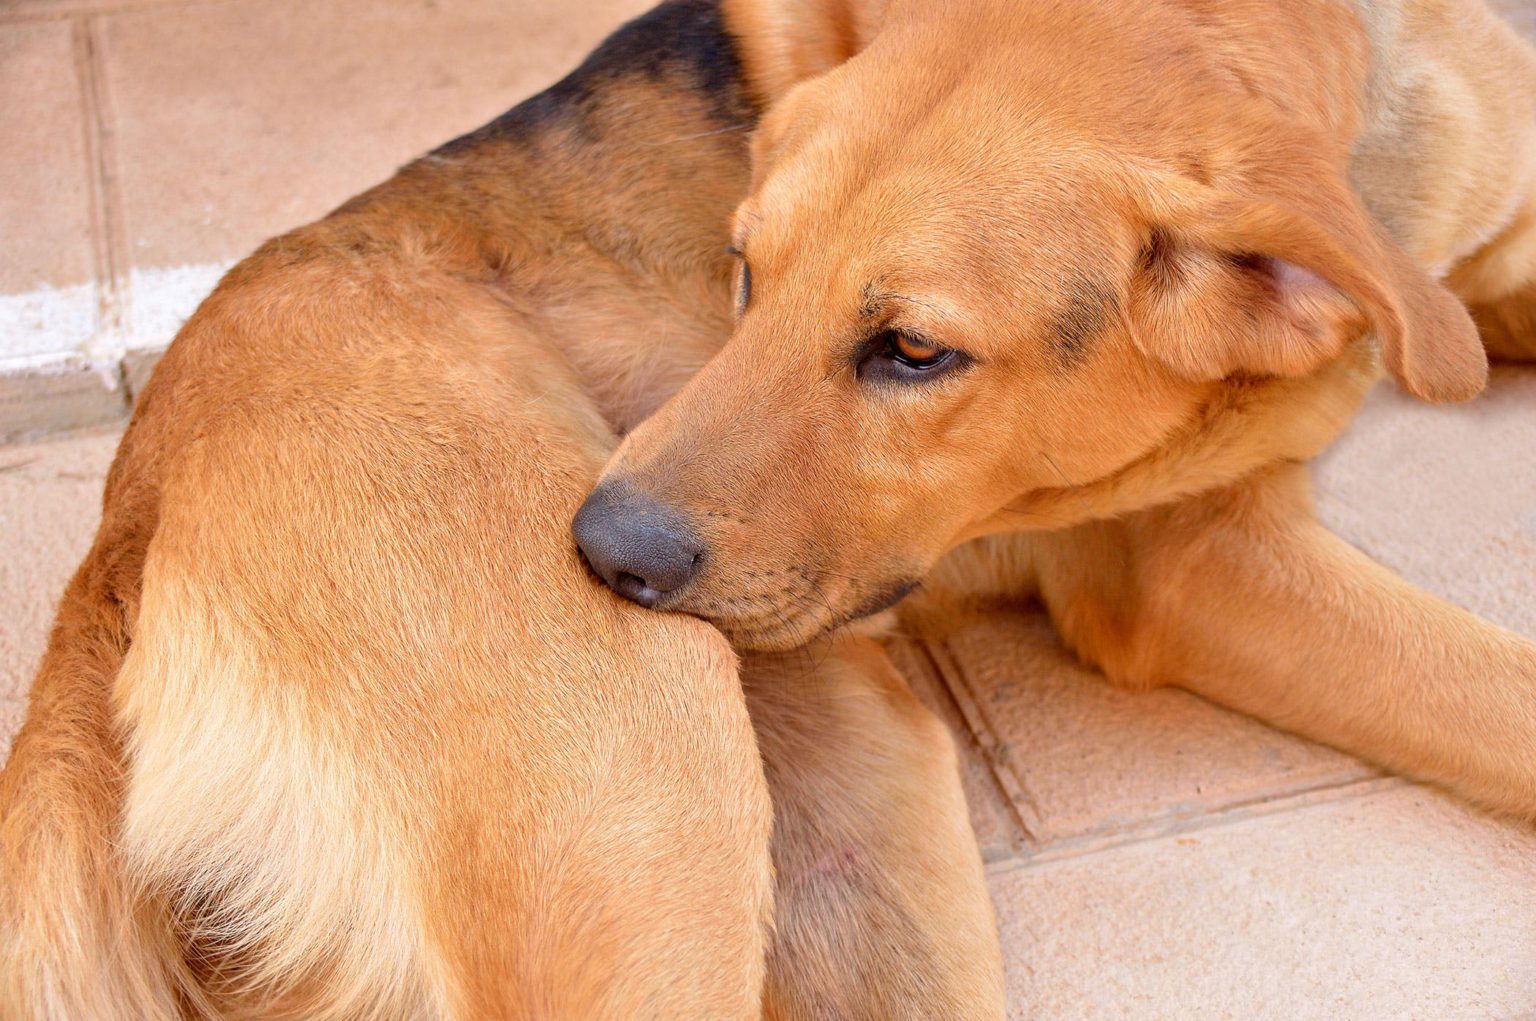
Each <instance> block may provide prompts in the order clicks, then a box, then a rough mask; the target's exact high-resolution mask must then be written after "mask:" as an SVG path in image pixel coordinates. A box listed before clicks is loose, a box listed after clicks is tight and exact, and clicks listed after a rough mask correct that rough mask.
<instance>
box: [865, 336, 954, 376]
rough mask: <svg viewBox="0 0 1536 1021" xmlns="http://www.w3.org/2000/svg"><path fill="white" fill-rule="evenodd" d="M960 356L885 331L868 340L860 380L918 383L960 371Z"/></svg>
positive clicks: (917, 338)
mask: <svg viewBox="0 0 1536 1021" xmlns="http://www.w3.org/2000/svg"><path fill="white" fill-rule="evenodd" d="M967 360H968V359H967V358H966V356H965V354H964V353H962V352H960V351H957V350H955V349H954V348H952V347H945V346H944V345H943V344H939V343H937V342H935V341H932V340H929V339H928V338H927V337H920V336H917V335H916V334H911V333H904V332H902V331H901V330H885V331H884V332H882V333H878V334H876V335H875V336H874V337H872V338H870V341H869V343H868V344H866V345H865V347H864V353H863V356H862V357H861V358H860V359H859V365H858V374H859V377H860V378H861V379H892V380H908V381H912V382H918V381H922V380H927V379H932V378H934V377H936V376H938V375H940V374H942V373H943V372H946V371H951V370H954V369H958V368H961V367H963V366H964V365H965V363H966V362H967Z"/></svg>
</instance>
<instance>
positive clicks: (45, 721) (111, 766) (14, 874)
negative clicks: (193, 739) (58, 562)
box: [0, 544, 203, 1021]
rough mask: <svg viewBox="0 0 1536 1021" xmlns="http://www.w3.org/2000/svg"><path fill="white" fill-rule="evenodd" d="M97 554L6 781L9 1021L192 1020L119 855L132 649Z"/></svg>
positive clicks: (1, 966)
mask: <svg viewBox="0 0 1536 1021" xmlns="http://www.w3.org/2000/svg"><path fill="white" fill-rule="evenodd" d="M102 554H103V550H102V547H101V545H100V544H99V545H98V549H97V551H96V552H94V553H93V554H92V556H91V557H89V558H87V560H86V562H85V564H84V565H83V566H82V567H81V568H80V570H79V572H78V573H77V574H76V576H75V578H74V580H73V581H72V582H71V583H70V586H69V589H68V591H67V592H66V593H65V596H64V600H63V603H62V605H61V607H60V610H59V615H58V618H57V621H56V623H55V625H54V630H53V634H52V636H51V638H50V641H49V646H48V651H47V654H46V655H45V657H44V659H43V664H42V668H41V670H40V671H39V673H38V676H37V680H36V682H35V684H34V686H33V689H32V696H31V702H30V706H29V711H28V719H27V722H26V724H25V725H24V726H23V727H22V729H21V732H20V734H18V735H17V738H16V743H15V746H14V747H13V749H12V751H11V757H10V761H9V762H8V763H7V765H6V767H5V769H4V770H3V771H0V1017H4V1018H7V1019H10V1018H16V1019H18V1021H19V1019H45V1018H46V1019H77V1018H93V1019H102V1021H116V1019H119V1018H121V1019H129V1018H132V1019H160V1018H180V1017H187V1016H197V1015H199V1014H202V1013H203V1010H202V1009H200V1004H199V998H198V996H197V993H196V988H197V987H196V984H195V983H194V982H193V981H191V978H190V975H189V973H188V970H187V967H186V964H185V961H184V957H183V954H182V953H181V950H180V948H179V947H178V946H177V945H176V937H175V930H174V927H173V926H172V925H171V924H170V919H169V916H168V913H167V911H166V909H165V906H164V904H163V902H159V901H158V898H155V897H154V896H152V895H149V894H144V893H141V892H137V891H136V889H135V885H134V884H132V883H131V882H130V881H129V880H128V877H127V875H126V874H125V872H124V870H123V868H122V865H121V862H120V861H119V858H118V855H117V839H116V836H117V832H118V829H119V824H120V823H119V820H120V817H121V814H122V806H123V787H124V759H123V754H122V742H121V736H120V735H119V734H118V733H117V732H116V728H115V726H114V724H113V718H112V717H113V714H112V685H113V680H114V678H115V677H116V675H117V671H118V669H119V668H120V667H121V665H122V662H123V657H124V655H125V653H126V652H127V647H128V634H127V631H128V626H129V623H128V621H127V620H126V619H125V616H126V615H125V612H124V608H123V606H122V605H121V604H120V603H119V601H118V600H117V599H116V598H114V597H113V595H112V593H113V592H114V591H115V590H114V588H113V586H112V575H113V574H115V573H117V572H115V571H114V570H113V568H114V567H118V568H120V566H121V565H114V564H112V563H110V560H111V559H112V558H110V557H109V556H106V555H102Z"/></svg>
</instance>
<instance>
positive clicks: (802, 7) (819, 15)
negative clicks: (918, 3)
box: [722, 0, 885, 105]
mask: <svg viewBox="0 0 1536 1021" xmlns="http://www.w3.org/2000/svg"><path fill="white" fill-rule="evenodd" d="M722 11H723V15H724V18H725V25H726V28H727V29H728V30H729V31H730V33H731V35H732V36H733V37H735V39H736V48H737V52H738V53H739V54H740V56H741V61H742V64H743V65H744V66H745V69H746V73H747V81H748V82H749V83H750V87H751V89H752V91H753V92H754V93H756V96H757V99H758V100H759V101H761V102H762V103H764V104H765V105H766V104H768V103H772V102H773V101H774V100H776V99H778V98H779V97H780V96H782V95H783V94H784V93H786V92H788V91H789V90H790V89H792V88H794V87H795V86H796V85H798V84H799V83H800V82H803V81H805V80H806V79H808V78H814V77H816V76H817V75H820V74H824V73H826V72H827V71H830V70H832V68H834V67H836V66H837V65H838V64H841V63H842V62H843V61H845V60H847V59H848V58H850V57H852V56H853V55H854V54H856V53H858V52H859V51H860V50H862V49H863V48H864V47H865V46H866V45H868V44H869V40H870V39H871V38H872V37H873V36H874V34H875V31H876V29H877V28H878V27H879V23H880V18H881V15H882V14H883V13H884V11H885V0H725V2H724V4H723V5H722Z"/></svg>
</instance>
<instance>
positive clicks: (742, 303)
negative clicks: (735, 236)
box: [726, 245, 752, 316]
mask: <svg viewBox="0 0 1536 1021" xmlns="http://www.w3.org/2000/svg"><path fill="white" fill-rule="evenodd" d="M726 252H727V253H729V254H730V255H733V256H735V257H736V314H737V315H738V316H739V315H741V314H742V313H743V312H745V311H746V310H747V302H749V301H751V300H752V267H751V266H748V265H747V257H746V256H745V255H742V254H741V249H739V248H737V247H736V246H735V245H732V246H731V247H730V248H727V249H726Z"/></svg>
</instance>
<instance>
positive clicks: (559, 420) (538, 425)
mask: <svg viewBox="0 0 1536 1021" xmlns="http://www.w3.org/2000/svg"><path fill="white" fill-rule="evenodd" d="M658 15H659V16H660V19H661V23H662V24H663V25H664V26H673V27H671V28H667V30H666V32H667V33H675V32H676V31H677V29H676V25H677V24H678V20H679V19H681V21H682V23H683V25H684V27H685V28H689V29H690V30H692V31H695V32H698V33H700V34H701V37H702V38H701V40H700V41H699V42H698V45H699V46H701V47H702V51H701V56H700V58H699V59H702V60H717V59H719V58H718V55H717V54H716V53H715V52H714V51H713V50H712V49H711V47H712V46H715V45H717V43H716V42H715V41H712V40H711V38H710V32H711V31H713V32H715V33H719V29H718V23H717V21H716V20H715V18H714V15H713V12H712V7H711V5H710V4H709V3H707V2H703V0H684V2H682V3H676V4H671V5H667V6H666V7H664V8H663V9H662V10H660V11H659V12H658ZM712 25H713V26H715V27H714V28H711V26H712ZM625 32H626V33H628V34H629V38H630V39H631V40H633V39H635V38H638V39H639V41H640V42H641V43H642V44H643V45H641V46H639V47H636V46H635V45H634V44H633V42H632V41H631V42H625V40H624V39H623V38H619V42H618V44H617V45H616V46H611V47H605V48H604V50H600V51H599V53H598V54H597V55H595V56H594V58H593V59H594V60H595V61H597V63H596V64H595V65H594V66H593V68H592V69H591V70H590V71H589V72H587V73H586V74H585V77H581V72H578V77H577V78H576V79H575V82H576V87H575V88H570V89H567V90H566V91H565V92H561V91H560V90H561V87H560V86H557V87H556V89H554V90H552V91H551V92H550V93H547V94H546V95H545V96H543V97H539V98H537V99H535V100H533V101H532V102H531V103H530V104H529V105H528V106H527V107H525V108H522V112H520V113H519V112H516V111H515V112H514V113H513V114H509V115H508V117H507V118H503V119H502V120H501V121H498V122H495V123H493V124H492V125H489V126H488V127H487V128H485V129H482V130H481V131H480V132H477V133H475V134H473V135H471V136H468V137H467V138H465V139H462V140H460V141H457V142H455V143H452V144H450V145H449V146H447V147H445V148H443V149H441V150H439V151H437V152H435V153H433V154H432V155H430V156H428V157H425V158H423V159H422V160H419V161H417V162H416V163H415V164H413V165H411V166H410V167H407V168H406V169H405V170H404V171H402V172H401V173H400V174H399V175H397V176H396V177H395V178H394V179H393V180H391V181H390V182H388V183H386V184H385V185H382V186H381V187H379V188H376V189H374V190H373V191H371V192H369V193H367V194H365V195H363V196H360V197H359V198H357V199H354V200H353V201H351V202H349V203H347V204H346V205H345V206H344V207H342V208H341V209H340V210H338V211H337V212H336V213H335V214H333V215H332V216H330V217H328V218H326V219H325V220H323V221H321V222H320V223H318V224H314V225H312V226H310V227H306V228H302V229H300V230H298V231H295V232H293V233H291V234H289V235H286V236H284V237H282V238H279V239H277V240H275V241H273V242H270V243H269V244H267V245H266V246H264V247H263V248H262V249H261V250H260V251H259V252H258V253H256V254H255V255H254V256H252V257H251V258H250V259H247V260H246V261H245V262H243V263H241V264H240V265H239V266H237V267H236V268H235V269H234V270H233V271H232V272H231V273H230V274H229V276H228V277H227V278H226V279H225V280H224V282H223V283H222V284H221V285H220V286H219V288H218V289H217V291H216V292H215V293H214V294H213V295H212V296H211V297H210V298H209V299H208V300H207V301H206V302H205V303H204V304H203V306H202V308H201V309H199V311H198V312H197V314H196V315H195V316H194V317H193V318H192V320H191V321H190V322H189V323H188V324H187V326H186V327H185V328H184V329H183V330H182V332H181V334H180V335H179V336H178V338H177V340H176V343H175V344H174V345H173V346H172V348H171V350H170V351H169V352H168V353H167V354H166V356H165V358H164V360H163V361H162V362H161V365H160V367H159V368H158V369H157V371H156V373H155V376H154V378H153V380H152V381H151V383H150V385H149V386H148V388H147V389H146V390H145V392H144V393H143V395H142V397H141V399H140V402H139V406H138V409H137V413H136V415H135V418H134V421H133V423H132V425H131V426H130V428H129V430H128V433H127V435H126V436H125V438H124V440H123V445H122V448H121V449H120V451H119V454H118V458H117V461H116V463H115V464H114V466H113V469H112V472H111V477H110V479H109V484H108V489H107V495H106V501H105V507H104V516H103V522H102V526H101V531H100V533H99V534H98V536H97V540H96V543H95V546H94V547H93V549H92V551H91V553H90V555H89V556H88V557H87V559H86V561H85V563H84V565H82V567H81V569H80V572H79V573H78V575H77V576H76V578H75V580H74V582H73V583H72V584H71V587H70V590H69V592H68V594H67V595H66V598H65V601H64V604H63V606H62V608H61V610H60V615H59V621H58V625H57V627H56V630H55V633H54V636H53V641H52V643H51V645H50V649H49V652H48V656H47V658H46V660H45V662H44V664H43V667H42V670H41V671H40V673H39V676H38V678H37V681H36V684H35V686H34V689H33V694H32V702H31V707H30V711H29V715H28V720H27V723H26V725H25V726H24V728H23V730H22V732H21V734H20V735H19V736H18V738H17V740H16V743H15V746H14V748H13V752H12V755H11V759H10V761H9V762H8V764H7V765H6V768H5V770H4V772H3V773H0V846H3V848H4V852H5V854H4V858H3V860H0V1013H3V1015H4V1016H5V1017H8V1018H9V1017H13V1016H15V1017H29V1018H49V1019H69V1021H74V1019H79V1018H92V1019H97V1018H100V1019H103V1021H107V1019H145V1018H156V1019H158V1018H172V1017H227V1018H304V1019H316V1018H366V1017H373V1018H407V1017H409V1018H485V1017H498V1018H529V1019H534V1018H545V1019H556V1018H558V1019H574V1018H615V1019H618V1018H622V1019H626V1021H628V1019H632V1018H633V1019H638V1018H656V1019H673V1018H698V1019H710V1021H714V1019H717V1018H728V1017H755V1016H760V1015H764V1014H766V1016H770V1017H775V1018H784V1019H793V1018H812V1017H816V1018H819V1017H824V1016H826V1013H825V1012H826V1010H827V1009H828V1004H831V1003H836V1004H837V1005H838V1008H837V1009H838V1011H839V1016H841V1017H848V1018H861V1017H862V1018H870V1019H874V1018H892V1017H910V1018H913V1019H918V1018H931V1017H937V1016H944V1017H955V1018H972V1017H974V1018H978V1019H982V1018H995V1017H998V1016H1000V1015H1001V1013H1002V984H1001V963H1000V955H999V952H998V946H997V940H996V934H995V931H994V927H993V923H992V917H991V907H990V904H989V902H988V899H987V896H986V889H985V885H984V882H983V878H982V875H981V870H980V862H979V856H978V854H977V851H976V846H975V841H974V837H973V836H972V834H971V832H970V829H969V825H968V822H967V818H966V815H965V811H964V803H963V800H962V797H961V794H960V788H959V779H958V776H957V774H956V770H955V766H954V751H953V748H952V746H951V744H950V740H949V737H948V734H947V732H946V731H945V730H944V728H943V726H942V725H941V724H940V723H939V722H938V721H937V719H936V718H935V717H934V716H933V715H932V714H931V713H929V712H928V711H927V710H926V709H924V708H923V707H922V706H921V705H919V704H918V703H917V702H916V701H915V699H913V697H912V696H911V694H910V692H908V691H907V690H906V688H905V685H904V683H903V682H902V681H901V679H900V678H899V677H898V676H897V675H896V674H895V671H894V670H893V668H892V667H891V666H890V664H889V663H887V662H886V661H885V659H884V657H883V654H882V653H881V652H880V651H879V649H878V648H877V647H876V646H874V645H873V644H872V643H870V642H869V641H867V640H857V639H843V640H839V641H837V642H835V643H823V644H820V645H818V646H817V647H816V648H815V649H813V650H809V651H807V652H804V653H801V654H798V655H794V656H781V657H771V658H754V659H750V660H748V661H747V662H746V663H744V664H742V665H741V667H740V669H739V670H738V665H737V662H736V660H735V657H734V655H733V653H732V652H731V650H730V649H729V647H728V646H727V645H726V644H725V642H724V640H723V639H722V638H721V636H720V635H719V633H718V632H716V631H714V630H713V629H711V628H709V627H708V626H707V625H704V624H702V623H700V622H698V621H692V620H688V619H686V618H678V617H670V618H668V617H658V616H654V615H650V614H646V613H643V612H641V611H640V610H638V609H636V608H635V607H633V606H631V605H630V604H628V603H624V602H622V601H620V600H618V599H617V598H616V597H614V596H613V595H612V594H611V593H609V592H608V591H607V590H605V589H604V588H602V587H601V585H600V584H598V583H597V581H596V580H595V579H593V578H591V577H589V576H588V575H587V574H586V572H585V571H584V569H583V568H582V566H581V564H580V560H579V557H578V554H577V552H576V550H575V548H574V546H573V544H572V542H571V539H570V536H569V533H568V523H569V521H570V518H571V515H572V513H573V512H574V510H575V506H576V504H577V503H579V502H580V500H581V498H582V496H583V495H584V494H585V493H586V492H587V490H588V489H589V488H590V487H591V485H592V483H593V481H594V479H595V477H596V475H597V472H598V469H599V467H600V465H601V463H602V462H603V460H604V459H605V458H607V457H608V456H609V454H610V453H611V452H612V449H613V447H614V445H615V442H616V440H615V432H622V431H624V430H627V429H628V428H630V427H632V426H633V425H634V424H635V423H636V422H638V421H640V420H641V419H642V418H644V417H645V416H646V415H647V414H649V413H650V411H651V410H652V409H654V408H655V407H656V406H657V405H658V404H659V403H660V402H661V401H662V400H663V399H664V398H666V397H667V396H668V395H669V394H670V393H671V392H673V391H674V390H675V389H676V388H677V387H678V386H680V385H681V384H682V382H683V381H684V380H686V379H687V378H688V377H689V376H690V375H691V374H692V373H693V372H694V371H696V370H697V369H698V367H699V366H700V365H702V364H703V363H704V361H705V360H706V359H707V358H708V357H709V355H710V354H711V353H712V352H713V351H714V350H715V349H716V348H717V347H718V344H719V340H720V338H721V337H723V336H724V334H725V332H726V329H727V326H728V321H729V302H730V299H729V294H728V280H729V275H730V269H731V267H730V264H729V260H728V259H727V258H726V256H725V254H724V251H723V246H724V241H725V234H726V224H727V221H728V218H729V214H730V210H731V208H732V206H733V205H734V203H735V202H736V201H737V200H738V199H739V198H740V196H741V194H742V193H743V192H744V190H745V186H746V170H747V161H746V149H745V144H744V141H743V138H744V136H743V134H742V133H741V129H742V128H744V127H746V124H744V123H726V124H724V125H722V123H721V119H722V117H724V116H726V115H738V116H742V117H749V116H750V110H749V109H748V108H747V107H746V105H745V103H744V101H743V100H742V99H741V98H740V97H739V96H736V95H734V94H733V90H735V89H736V88H737V86H736V85H735V83H734V82H733V81H729V80H727V81H724V82H723V83H722V82H717V83H716V87H715V91H714V92H713V94H711V92H710V91H709V90H707V89H703V88H701V86H700V82H699V80H698V77H697V71H696V69H695V68H692V67H690V66H689V64H688V60H689V59H691V55H690V54H689V53H687V52H682V53H681V54H680V55H677V56H674V57H672V58H670V59H668V60H665V61H663V63H662V64H661V66H659V67H658V66H657V65H656V64H655V63H654V59H655V58H654V57H653V54H654V52H655V44H656V42H657V32H656V29H655V28H654V27H652V28H651V29H649V30H647V29H644V28H643V27H641V28H631V29H626V30H625ZM646 32H649V33H650V34H649V35H647V34H646ZM621 36H622V34H621ZM720 40H721V42H720V43H719V44H722V45H723V40H724V36H723V35H721V36H720ZM663 42H666V40H663ZM668 44H669V45H670V43H668ZM605 52H606V53H607V55H606V56H604V54H605ZM636 109H643V110H645V111H646V116H645V117H644V118H636V117H635V116H634V115H633V112H634V111H635V110H636ZM749 710H750V714H749ZM765 766H766V772H767V775H766V776H765ZM770 813H771V818H772V826H771V828H770ZM775 870H776V871H777V873H778V877H779V878H778V884H777V885H778V886H779V888H780V889H779V892H778V894H777V897H775V896H774V895H773V892H772V891H771V890H770V884H771V883H772V882H773V874H774V871H775ZM774 899H777V900H778V901H779V903H780V904H781V912H780V918H781V924H780V925H779V926H778V928H777V930H776V931H775V930H773V929H772V928H771V925H770V921H771V917H772V911H771V902H772V901H773V900H774Z"/></svg>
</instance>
